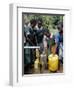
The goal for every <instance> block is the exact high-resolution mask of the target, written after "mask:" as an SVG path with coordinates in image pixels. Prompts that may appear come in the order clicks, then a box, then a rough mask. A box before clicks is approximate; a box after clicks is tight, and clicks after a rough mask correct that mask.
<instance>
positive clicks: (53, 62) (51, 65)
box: [48, 54, 59, 71]
mask: <svg viewBox="0 0 74 90" xmlns="http://www.w3.org/2000/svg"><path fill="white" fill-rule="evenodd" d="M58 61H59V59H58V55H57V54H55V55H53V54H50V55H49V56H48V69H49V71H57V70H58Z"/></svg>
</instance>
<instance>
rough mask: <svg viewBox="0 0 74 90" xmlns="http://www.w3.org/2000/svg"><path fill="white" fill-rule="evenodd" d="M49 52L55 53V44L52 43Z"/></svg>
mask: <svg viewBox="0 0 74 90" xmlns="http://www.w3.org/2000/svg"><path fill="white" fill-rule="evenodd" d="M51 52H52V53H53V54H55V53H56V45H54V46H52V47H51Z"/></svg>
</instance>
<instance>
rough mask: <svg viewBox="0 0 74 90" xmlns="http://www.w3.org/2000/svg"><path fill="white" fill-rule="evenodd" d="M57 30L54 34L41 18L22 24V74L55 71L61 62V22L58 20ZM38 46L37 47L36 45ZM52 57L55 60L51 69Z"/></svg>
mask: <svg viewBox="0 0 74 90" xmlns="http://www.w3.org/2000/svg"><path fill="white" fill-rule="evenodd" d="M57 29H58V32H57V33H56V34H54V35H52V34H51V33H50V31H49V30H48V28H46V27H44V26H43V21H42V19H41V18H39V19H37V20H36V19H32V20H30V22H26V23H25V24H24V47H26V46H28V47H29V46H30V47H34V46H35V48H28V47H27V48H24V74H32V73H44V72H45V70H46V71H57V70H58V68H59V63H61V64H63V22H58V25H57ZM37 46H38V47H39V48H38V47H37ZM52 59H55V60H56V63H55V65H53V66H54V67H55V68H54V69H52V65H51V64H54V62H55V60H54V62H52Z"/></svg>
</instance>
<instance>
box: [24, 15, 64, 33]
mask: <svg viewBox="0 0 74 90" xmlns="http://www.w3.org/2000/svg"><path fill="white" fill-rule="evenodd" d="M25 15H26V16H27V19H28V20H29V21H30V20H31V19H39V18H41V19H42V21H43V27H45V28H48V30H50V31H51V32H54V31H53V30H54V29H55V30H56V27H57V24H58V22H59V21H62V22H63V15H41V14H24V16H25Z"/></svg>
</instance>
